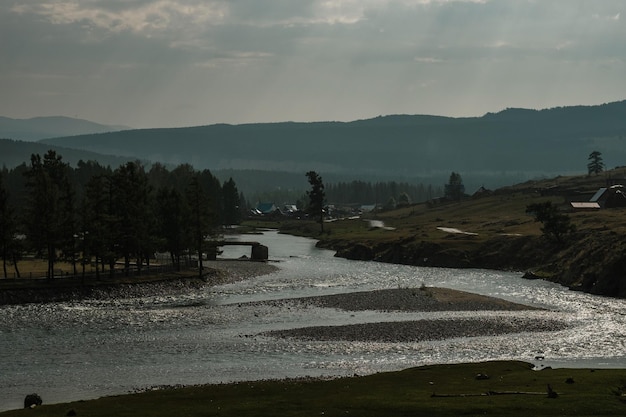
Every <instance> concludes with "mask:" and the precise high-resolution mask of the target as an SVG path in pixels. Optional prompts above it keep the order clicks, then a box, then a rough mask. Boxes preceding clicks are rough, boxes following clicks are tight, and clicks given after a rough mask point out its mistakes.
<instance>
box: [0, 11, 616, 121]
mask: <svg viewBox="0 0 626 417" xmlns="http://www.w3.org/2000/svg"><path fill="white" fill-rule="evenodd" d="M625 10H626V3H624V2H623V1H618V0H606V1H602V2H590V1H585V0H552V1H542V2H537V1H533V0H510V1H493V0H337V1H330V2H329V1H321V0H310V1H308V2H284V1H278V0H270V1H264V2H258V1H251V0H229V1H226V0H212V1H201V0H141V1H136V2H120V1H103V0H81V1H75V0H19V1H18V0H9V1H8V2H7V5H6V6H5V7H2V8H1V9H0V39H2V48H1V49H0V89H1V91H2V92H3V100H2V103H0V115H3V116H7V117H11V118H19V119H24V118H31V117H37V116H66V117H73V118H79V119H85V120H90V121H94V122H97V123H102V124H108V125H126V126H131V127H134V128H158V127H182V126H198V125H208V124H215V123H230V124H243V123H268V122H284V121H296V122H309V121H352V120H359V119H368V118H372V117H376V116H379V115H391V114H425V115H441V116H449V117H467V116H472V117H479V116H482V115H484V114H485V113H488V112H498V111H501V110H503V109H505V108H511V107H517V108H529V109H544V108H552V107H560V106H571V105H597V104H603V103H607V102H613V101H619V100H623V99H624V97H625V94H624V92H625V91H626V78H625V77H623V74H624V73H626V65H625V64H626V45H625V44H624V43H623V42H622V41H621V40H622V39H624V37H625V36H626V27H625V25H624V22H623V18H622V15H623V14H624V13H623V12H624V11H625Z"/></svg>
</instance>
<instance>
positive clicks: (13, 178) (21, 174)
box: [0, 151, 242, 279]
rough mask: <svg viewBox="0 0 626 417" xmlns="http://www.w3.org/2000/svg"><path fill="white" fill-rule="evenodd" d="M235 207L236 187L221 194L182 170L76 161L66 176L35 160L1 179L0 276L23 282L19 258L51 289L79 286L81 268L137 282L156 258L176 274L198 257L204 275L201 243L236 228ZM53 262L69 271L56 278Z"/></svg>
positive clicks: (64, 169)
mask: <svg viewBox="0 0 626 417" xmlns="http://www.w3.org/2000/svg"><path fill="white" fill-rule="evenodd" d="M241 200H242V196H241V195H240V193H239V192H238V190H237V187H236V185H235V183H234V181H233V180H232V179H230V180H228V181H225V182H224V183H223V184H221V183H220V182H219V181H218V180H217V178H215V177H214V176H213V175H212V174H211V172H210V171H209V170H204V171H196V170H195V169H193V167H191V166H190V165H186V164H184V165H180V166H178V167H176V168H175V169H173V170H171V171H170V170H169V169H167V168H166V167H164V166H163V165H159V164H154V165H153V166H152V167H151V168H150V170H146V169H145V168H144V167H143V166H142V165H141V164H140V163H139V162H128V163H126V164H124V165H121V166H119V167H118V168H116V169H111V168H110V167H103V166H101V165H99V164H97V163H95V162H83V161H80V162H79V163H78V166H77V167H76V168H72V167H70V166H69V164H67V163H65V162H64V161H63V159H62V156H61V155H58V154H56V152H54V151H48V152H47V153H46V154H45V155H44V156H43V157H41V156H40V155H38V154H33V155H32V156H31V160H30V164H29V165H26V164H22V165H20V166H18V167H16V168H14V169H12V170H10V171H9V170H7V169H3V170H2V171H0V257H1V258H2V266H3V271H2V275H3V276H4V277H5V278H8V277H10V272H9V271H10V270H12V271H11V275H12V277H14V278H19V277H20V275H21V274H20V269H19V264H20V262H21V260H22V259H23V258H27V259H32V260H36V259H46V260H47V266H46V270H45V272H43V273H42V275H43V276H45V277H47V278H50V279H51V278H53V277H55V276H58V275H68V274H71V275H73V276H77V275H80V276H82V277H84V276H85V269H86V268H89V269H91V268H93V271H94V273H95V274H96V275H99V274H100V273H102V274H104V273H105V270H106V273H107V274H109V275H113V274H114V272H117V271H119V270H123V271H124V273H125V274H126V275H130V274H131V272H132V273H133V274H136V275H141V274H142V270H144V269H149V268H150V263H151V262H154V254H155V253H156V252H163V253H168V254H169V256H170V259H169V260H166V261H168V262H167V263H169V264H171V265H174V266H175V269H176V270H180V269H181V263H182V262H183V260H182V259H183V257H184V256H185V257H186V258H187V260H188V259H189V258H191V255H192V254H195V259H196V261H197V260H200V265H199V266H200V267H199V268H198V269H199V271H200V272H199V273H200V275H202V258H203V256H201V254H203V253H209V252H210V250H211V246H210V245H209V244H207V241H208V240H209V239H210V238H211V237H212V236H214V235H215V234H216V230H217V228H218V226H219V225H221V224H235V223H238V222H239V219H240V218H241V210H242V207H241ZM213 251H215V248H214V247H213ZM59 262H66V263H70V264H71V265H72V268H71V270H70V271H69V272H68V271H60V270H59V268H57V267H56V265H57V264H58V263H59ZM26 272H27V273H32V272H33V271H32V270H31V271H26Z"/></svg>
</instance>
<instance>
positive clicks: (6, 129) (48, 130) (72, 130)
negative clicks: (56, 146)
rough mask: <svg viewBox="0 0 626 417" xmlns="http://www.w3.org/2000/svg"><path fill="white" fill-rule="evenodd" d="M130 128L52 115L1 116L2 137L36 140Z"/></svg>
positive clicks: (0, 131) (0, 130)
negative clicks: (31, 116) (30, 116)
mask: <svg viewBox="0 0 626 417" xmlns="http://www.w3.org/2000/svg"><path fill="white" fill-rule="evenodd" d="M124 129H129V127H126V126H108V125H102V124H99V123H94V122H90V121H88V120H82V119H74V118H71V117H62V116H52V117H34V118H31V119H11V118H9V117H0V138H3V139H16V140H24V141H35V140H39V139H44V138H52V137H58V136H72V135H84V134H90V133H103V132H111V131H117V130H124Z"/></svg>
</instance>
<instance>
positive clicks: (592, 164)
mask: <svg viewBox="0 0 626 417" xmlns="http://www.w3.org/2000/svg"><path fill="white" fill-rule="evenodd" d="M587 159H588V160H589V163H588V164H587V172H588V174H589V175H591V174H596V175H598V174H599V173H601V172H602V171H604V162H602V154H601V153H600V152H598V151H593V152H591V153H590V154H589V157H588V158H587Z"/></svg>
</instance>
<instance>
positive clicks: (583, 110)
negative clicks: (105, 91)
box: [43, 101, 626, 177]
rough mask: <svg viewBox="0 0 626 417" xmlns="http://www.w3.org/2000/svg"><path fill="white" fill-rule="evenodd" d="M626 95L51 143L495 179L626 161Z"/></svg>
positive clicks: (134, 153)
mask: <svg viewBox="0 0 626 417" xmlns="http://www.w3.org/2000/svg"><path fill="white" fill-rule="evenodd" d="M625 137H626V101H622V102H616V103H610V104H605V105H601V106H576V107H562V108H555V109H548V110H524V109H507V110H504V111H502V112H499V113H495V114H493V113H489V114H486V115H485V116H483V117H474V118H448V117H435V116H409V115H396V116H386V117H378V118H374V119H368V120H358V121H354V122H349V123H341V122H318V123H293V122H289V123H268V124H247V125H224V124H218V125H210V126H197V127H187V128H176V129H140V130H131V131H120V132H111V133H103V134H95V135H81V136H74V137H63V138H54V139H47V140H44V141H43V142H44V143H48V144H55V145H59V146H65V147H70V148H77V149H85V150H90V151H94V152H100V153H107V154H117V155H123V156H129V157H142V158H146V159H150V160H153V161H162V162H168V163H174V164H178V163H182V162H187V163H191V164H193V165H194V166H195V167H197V168H209V169H226V168H234V169H262V170H281V171H294V172H298V171H299V172H305V171H306V170H309V169H315V170H318V171H321V172H322V173H352V174H359V175H362V174H373V175H394V176H399V175H404V176H425V175H430V174H433V173H436V172H439V173H446V172H447V173H448V174H449V172H450V171H451V170H455V171H459V172H461V173H462V174H464V177H465V176H466V175H479V174H480V173H482V174H485V172H487V171H488V172H489V173H490V174H491V175H492V176H494V177H500V176H502V175H503V174H507V173H508V174H510V173H518V172H524V173H527V175H539V174H543V173H545V174H554V173H569V172H585V169H586V163H587V156H588V155H589V153H590V152H591V151H593V150H598V151H600V152H602V153H603V156H604V160H605V163H606V165H607V167H612V166H615V165H620V164H623V163H624V161H625V160H626V146H624V144H625V142H624V138H625Z"/></svg>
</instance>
